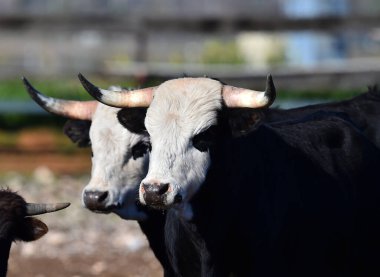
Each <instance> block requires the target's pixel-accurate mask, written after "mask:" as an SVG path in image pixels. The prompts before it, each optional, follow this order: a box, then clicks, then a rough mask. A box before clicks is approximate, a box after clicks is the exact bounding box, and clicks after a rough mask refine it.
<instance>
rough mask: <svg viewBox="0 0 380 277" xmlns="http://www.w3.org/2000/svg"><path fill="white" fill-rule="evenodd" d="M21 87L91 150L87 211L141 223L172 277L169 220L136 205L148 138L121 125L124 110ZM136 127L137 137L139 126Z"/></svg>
mask: <svg viewBox="0 0 380 277" xmlns="http://www.w3.org/2000/svg"><path fill="white" fill-rule="evenodd" d="M23 81H24V85H25V87H26V89H27V91H28V93H29V94H30V96H31V97H32V98H33V99H34V101H35V102H36V103H38V104H39V105H40V106H41V107H42V108H43V109H45V110H46V111H48V112H50V113H53V114H55V115H60V116H63V117H65V118H69V120H68V121H67V122H66V124H65V126H64V132H65V133H66V135H67V136H68V137H69V138H70V139H71V140H72V141H73V142H74V143H77V144H78V146H80V147H87V146H91V148H92V158H91V161H92V170H91V179H90V181H89V183H88V184H87V185H86V186H85V188H84V189H83V192H82V202H83V205H84V206H85V207H86V208H88V209H89V210H91V211H93V212H96V213H110V212H113V213H116V214H118V215H119V216H120V217H121V218H123V219H128V220H137V221H138V224H139V225H140V228H141V230H142V231H143V233H144V234H145V235H146V237H147V239H148V242H149V245H150V247H151V249H152V250H153V252H154V254H155V256H156V257H157V259H158V260H159V261H160V263H161V265H162V266H163V268H164V275H165V276H171V275H172V271H171V267H170V265H169V262H168V259H167V255H166V250H165V245H164V242H163V241H164V233H163V231H164V223H165V217H166V215H165V213H162V212H159V211H156V210H151V209H147V208H146V207H141V205H139V204H138V203H137V197H138V186H139V184H140V182H141V180H142V179H143V177H144V176H145V175H146V172H147V169H148V156H149V155H148V152H149V151H148V147H149V145H148V144H147V138H146V136H145V135H142V134H137V133H133V132H130V131H129V130H127V129H126V128H124V127H123V126H122V125H121V124H120V123H119V122H118V119H117V113H118V111H119V110H120V109H117V108H112V107H108V106H106V105H103V104H101V103H98V102H97V101H71V100H63V99H54V98H51V97H48V96H45V95H43V94H42V93H41V92H39V91H37V90H36V89H35V88H34V87H33V86H32V85H31V84H30V82H29V81H28V80H27V79H26V78H24V79H23ZM144 116H145V111H144V110H140V109H136V110H134V111H133V112H131V113H130V117H131V119H132V120H134V119H136V118H144ZM134 127H135V129H134V130H136V131H138V128H139V126H137V125H134ZM142 127H143V126H142ZM142 127H141V128H142Z"/></svg>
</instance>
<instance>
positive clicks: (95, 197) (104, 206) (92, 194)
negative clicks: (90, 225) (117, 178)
mask: <svg viewBox="0 0 380 277" xmlns="http://www.w3.org/2000/svg"><path fill="white" fill-rule="evenodd" d="M108 197H109V193H108V191H85V192H84V193H83V202H84V204H85V206H86V208H87V209H89V210H91V211H94V212H104V213H106V212H110V211H111V210H112V209H114V208H117V207H116V206H114V205H112V206H110V205H109V204H108Z"/></svg>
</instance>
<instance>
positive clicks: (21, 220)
mask: <svg viewBox="0 0 380 277" xmlns="http://www.w3.org/2000/svg"><path fill="white" fill-rule="evenodd" d="M47 231H48V228H47V226H46V225H45V224H44V223H43V222H42V221H40V220H38V219H36V218H33V217H26V202H25V200H24V199H23V198H22V197H21V196H20V195H18V194H17V193H14V192H11V191H9V190H0V277H5V276H6V273H7V266H8V258H9V251H10V249H11V244H12V241H16V240H20V241H33V240H37V239H39V238H40V237H42V236H43V235H44V234H46V233H47Z"/></svg>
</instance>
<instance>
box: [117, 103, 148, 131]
mask: <svg viewBox="0 0 380 277" xmlns="http://www.w3.org/2000/svg"><path fill="white" fill-rule="evenodd" d="M146 111H147V108H126V109H121V110H120V111H119V112H118V113H117V118H118V120H119V122H120V124H121V125H123V126H124V127H125V128H127V129H128V130H129V131H130V132H132V133H136V134H142V133H144V132H145V131H146V129H145V124H144V121H145V116H146Z"/></svg>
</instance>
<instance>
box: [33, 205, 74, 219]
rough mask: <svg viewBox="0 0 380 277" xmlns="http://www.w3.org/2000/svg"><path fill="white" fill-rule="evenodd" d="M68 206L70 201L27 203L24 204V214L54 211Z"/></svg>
mask: <svg viewBox="0 0 380 277" xmlns="http://www.w3.org/2000/svg"><path fill="white" fill-rule="evenodd" d="M68 206H70V203H56V204H34V203H27V204H26V215H27V216H32V215H39V214H46V213H52V212H56V211H59V210H62V209H65V208H67V207H68Z"/></svg>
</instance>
